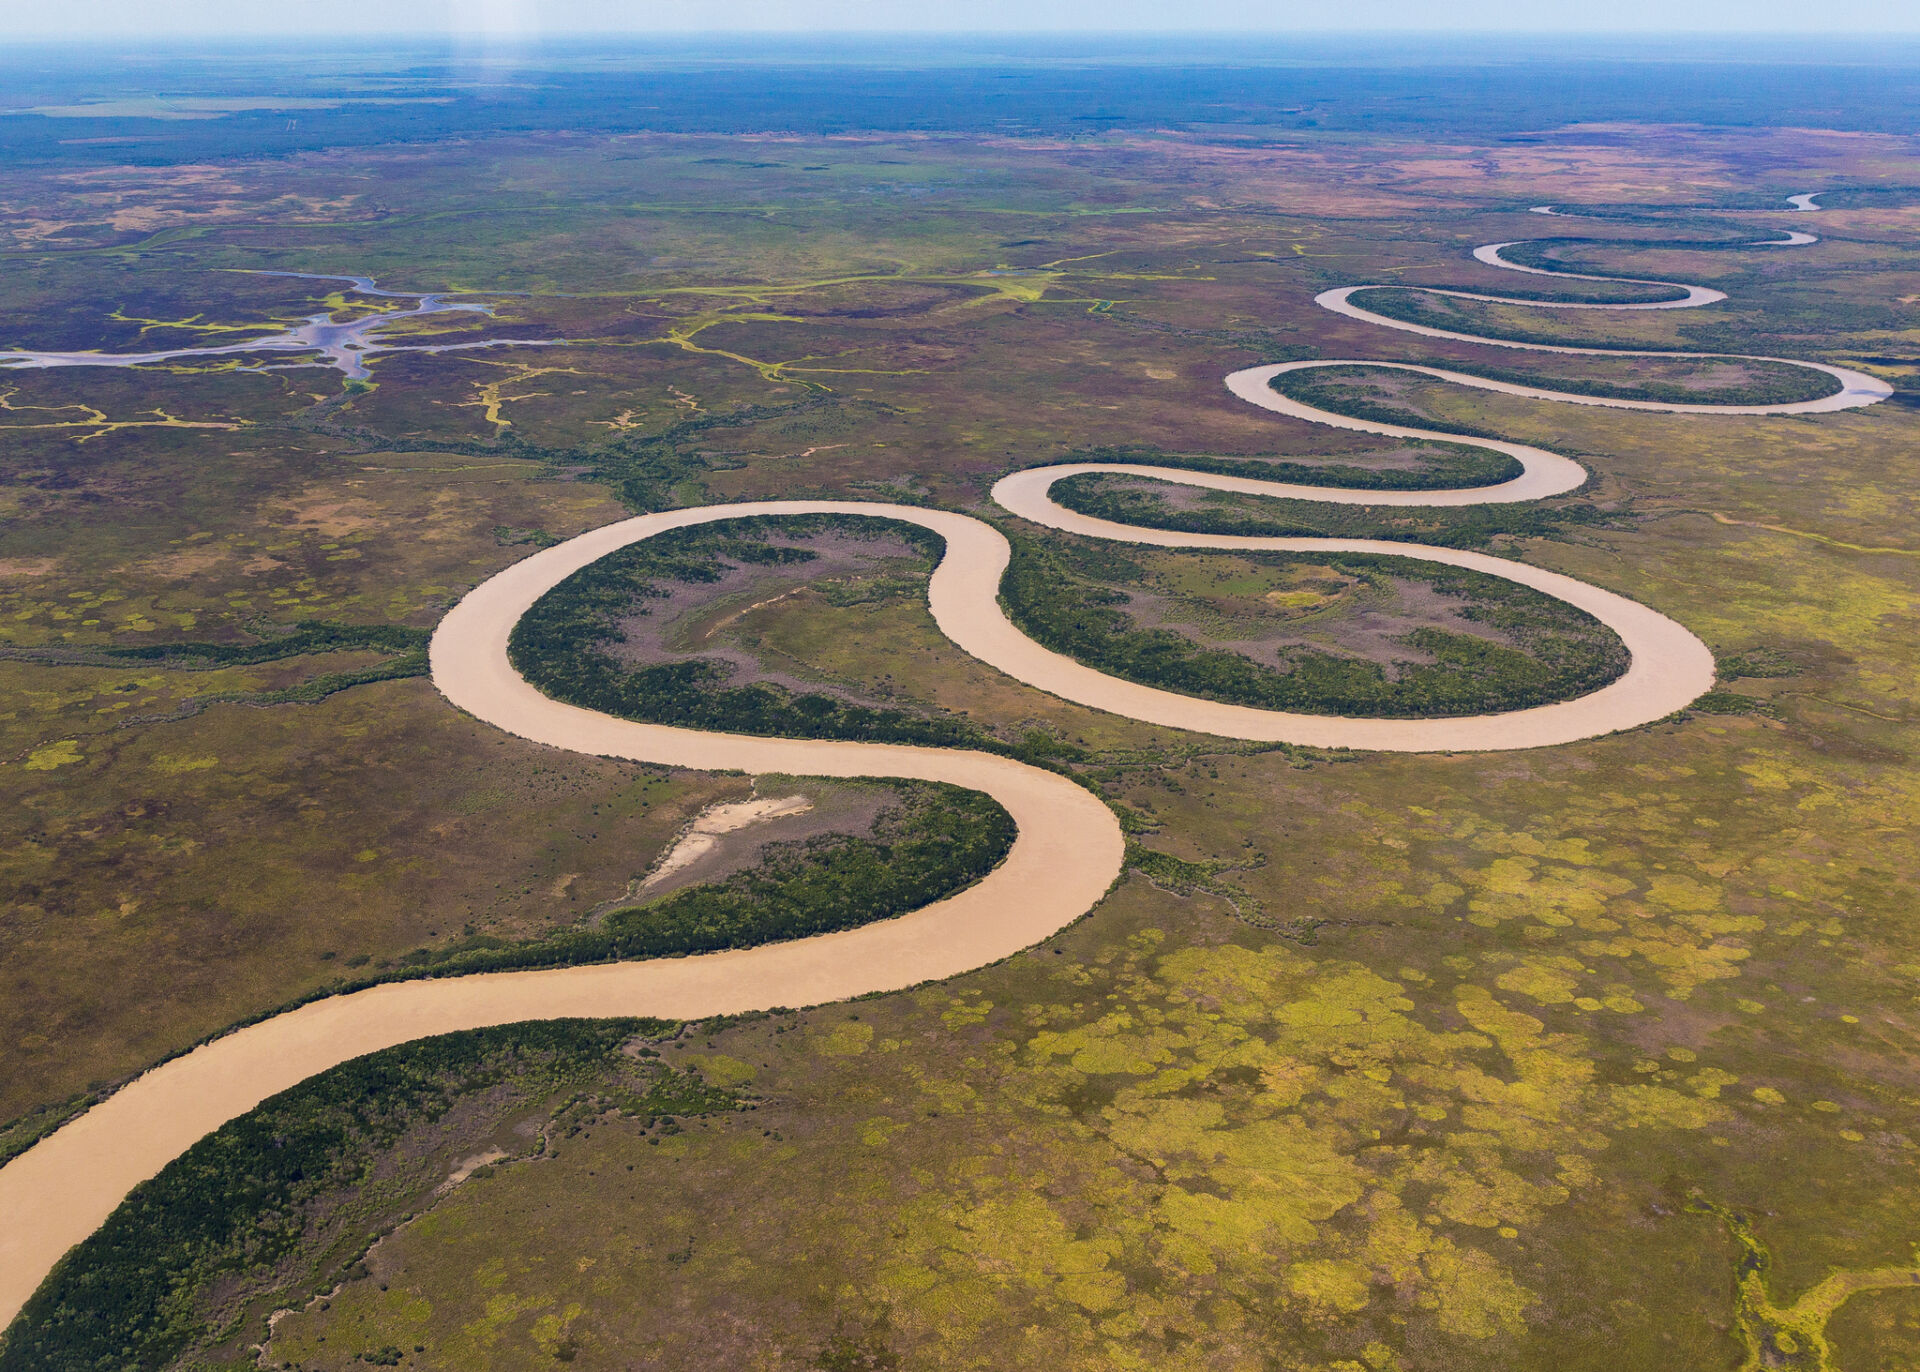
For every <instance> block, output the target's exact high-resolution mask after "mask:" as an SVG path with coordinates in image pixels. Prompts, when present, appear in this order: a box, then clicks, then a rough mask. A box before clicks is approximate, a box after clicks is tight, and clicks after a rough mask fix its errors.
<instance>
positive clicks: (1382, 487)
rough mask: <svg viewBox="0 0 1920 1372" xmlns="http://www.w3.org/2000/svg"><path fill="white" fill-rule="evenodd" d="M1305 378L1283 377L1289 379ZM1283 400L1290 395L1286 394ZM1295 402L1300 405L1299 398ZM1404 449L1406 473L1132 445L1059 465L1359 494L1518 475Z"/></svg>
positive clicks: (1450, 446)
mask: <svg viewBox="0 0 1920 1372" xmlns="http://www.w3.org/2000/svg"><path fill="white" fill-rule="evenodd" d="M1310 374H1311V373H1298V372H1292V373H1288V375H1290V376H1299V375H1310ZM1288 394H1293V392H1291V391H1289V392H1288ZM1301 398H1302V399H1305V397H1304V396H1302V397H1301ZM1310 403H1311V402H1310ZM1406 446H1408V447H1410V448H1413V449H1415V450H1416V451H1418V452H1419V454H1420V456H1421V458H1422V459H1423V461H1422V465H1421V466H1419V467H1416V468H1412V469H1407V468H1377V467H1357V466H1354V465H1353V464H1352V463H1347V462H1328V463H1325V464H1312V463H1305V462H1280V461H1261V460H1258V459H1254V458H1245V457H1212V456H1208V455H1205V454H1195V453H1169V452H1163V451H1162V450H1161V449H1159V448H1150V447H1141V446H1132V445H1129V446H1125V447H1112V448H1086V449H1083V450H1081V451H1080V452H1076V453H1069V454H1068V455H1067V456H1066V457H1065V458H1064V459H1062V460H1063V461H1065V462H1116V463H1126V464H1128V465H1140V466H1155V467H1182V468H1185V469H1186V470H1188V471H1195V472H1218V473H1220V474H1221V475H1223V476H1244V477H1251V478H1253V479H1255V480H1258V481H1289V482H1293V483H1294V484H1296V485H1301V486H1339V487H1342V488H1351V489H1354V490H1363V491H1447V490H1458V489H1460V488H1462V487H1471V486H1491V485H1494V484H1495V483H1496V482H1501V481H1511V480H1513V478H1514V477H1516V476H1518V475H1520V471H1521V468H1520V463H1519V461H1518V460H1517V459H1515V458H1511V457H1508V456H1507V455H1506V454H1505V453H1497V452H1494V451H1492V450H1491V449H1488V448H1474V447H1469V446H1468V445H1466V444H1464V443H1428V442H1424V441H1421V440H1417V439H1416V440H1411V441H1409V442H1408V443H1407V445H1406Z"/></svg>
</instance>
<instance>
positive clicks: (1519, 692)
mask: <svg viewBox="0 0 1920 1372" xmlns="http://www.w3.org/2000/svg"><path fill="white" fill-rule="evenodd" d="M1403 584H1404V585H1411V586H1417V587H1419V588H1422V589H1424V590H1427V591H1430V592H1431V593H1433V594H1434V595H1435V596H1436V597H1437V598H1438V599H1439V601H1440V602H1441V603H1443V604H1444V603H1446V602H1449V601H1450V602H1453V603H1456V604H1458V605H1460V606H1461V607H1462V608H1461V611H1460V612H1461V615H1462V618H1463V620H1464V621H1465V622H1466V623H1465V625H1462V626H1458V627H1452V628H1448V627H1442V626H1441V625H1440V624H1439V623H1434V622H1421V619H1422V617H1421V616H1419V615H1417V614H1416V615H1413V616H1411V617H1410V618H1409V619H1408V620H1407V624H1406V626H1403V629H1404V631H1403V632H1397V633H1393V634H1391V635H1390V636H1389V640H1388V644H1387V645H1386V646H1385V648H1384V652H1383V654H1382V656H1384V658H1385V660H1384V661H1381V660H1369V659H1368V658H1367V657H1365V656H1363V655H1353V656H1347V655H1338V654H1335V653H1333V652H1330V651H1328V648H1327V646H1321V645H1318V644H1315V643H1314V642H1313V641H1312V640H1306V641H1303V642H1300V643H1298V644H1291V643H1288V638H1289V633H1290V631H1297V630H1298V629H1299V628H1300V627H1302V626H1303V625H1306V624H1308V623H1309V622H1311V621H1321V620H1328V619H1334V618H1336V617H1337V618H1339V619H1340V620H1341V621H1342V622H1343V623H1345V624H1346V625H1348V626H1349V627H1351V626H1353V624H1354V621H1355V620H1356V619H1358V618H1360V617H1362V616H1364V615H1366V614H1367V613H1368V612H1369V611H1377V610H1379V609H1381V608H1385V607H1387V606H1390V605H1391V604H1392V603H1393V602H1394V599H1395V595H1394V593H1395V590H1396V589H1397V587H1398V586H1399V585H1403ZM1140 595H1147V596H1152V597H1154V598H1155V599H1157V600H1159V601H1162V602H1164V603H1166V604H1167V605H1169V606H1170V607H1171V609H1172V614H1171V615H1170V616H1169V622H1177V623H1182V624H1184V625H1187V626H1188V627H1189V628H1190V629H1191V630H1195V631H1197V632H1181V631H1180V630H1177V629H1172V628H1166V627H1160V626H1157V625H1156V626H1152V627H1149V626H1148V625H1146V624H1143V623H1141V622H1140V621H1139V620H1138V618H1137V617H1136V616H1135V614H1134V613H1133V612H1132V611H1131V610H1130V609H1129V606H1131V605H1132V604H1133V602H1134V600H1135V598H1136V597H1137V596H1140ZM1001 597H1002V599H1003V601H1004V602H1005V604H1006V606H1007V611H1008V613H1009V615H1010V616H1011V617H1012V619H1013V621H1014V622H1015V623H1016V624H1018V625H1019V626H1020V627H1021V628H1022V629H1023V630H1024V631H1025V632H1026V633H1027V634H1028V635H1029V636H1031V637H1032V638H1034V639H1035V640H1036V641H1038V642H1040V643H1043V644H1045V645H1046V646H1047V647H1049V648H1053V649H1055V650H1056V651H1058V652H1063V653H1066V654H1067V655H1069V656H1070V657H1073V658H1075V659H1077V660H1078V661H1081V662H1085V663H1086V664H1088V665H1089V666H1092V667H1097V668H1099V669H1100V670H1101V671H1104V672H1108V673H1110V674H1112V675H1114V676H1119V677H1122V678H1125V679H1126V680H1129V681H1138V682H1141V683H1142V684H1144V685H1149V686H1158V687H1161V688H1162V689H1166V690H1175V691H1182V692H1186V693H1188V694H1191V695H1197V696H1203V697H1206V698H1207V699H1211V700H1220V701H1225V702H1227V703H1228V704H1233V705H1248V706H1253V707H1255V708H1259V709H1266V710H1300V711H1305V712H1307V713H1309V714H1330V715H1343V716H1350V717H1363V718H1364V717H1389V718H1391V717H1403V718H1406V717H1411V718H1439V717H1445V716H1447V715H1466V714H1488V713H1493V712H1495V711H1500V710H1523V709H1527V708H1530V707H1532V706H1535V705H1544V704H1549V703H1551V702H1553V701H1555V700H1563V699H1569V698H1571V697H1573V696H1576V695H1584V694H1586V693H1587V692H1589V691H1595V690H1598V689H1599V688H1600V687H1602V686H1604V685H1606V684H1607V683H1608V682H1610V681H1612V680H1614V679H1615V678H1617V677H1618V676H1619V675H1620V674H1621V673H1622V672H1624V671H1625V670H1626V667H1627V652H1626V649H1625V647H1624V646H1623V645H1622V644H1621V643H1620V641H1619V639H1618V638H1616V637H1615V636H1614V635H1613V633H1612V631H1611V630H1608V629H1606V628H1605V627H1604V626H1602V625H1601V624H1600V623H1599V621H1598V620H1595V619H1593V618H1592V617H1591V616H1589V615H1586V614H1584V613H1582V612H1581V611H1578V610H1575V609H1573V608H1572V607H1571V606H1568V605H1564V604H1562V603H1560V602H1558V601H1555V600H1553V599H1552V598H1551V597H1548V596H1544V595H1541V594H1540V593H1539V592H1537V591H1532V590H1528V589H1527V588H1525V587H1520V586H1515V585H1513V584H1511V583H1508V582H1502V581H1500V580H1498V579H1496V578H1494V577H1489V576H1483V575H1479V574H1476V573H1469V572H1459V571H1454V570H1452V569H1446V570H1443V569H1441V568H1439V567H1437V566H1435V565H1433V564H1421V563H1418V562H1413V561H1402V560H1399V559H1393V558H1384V557H1360V556H1343V557H1335V558H1328V559H1324V560H1309V559H1305V558H1300V557H1292V556H1288V555H1284V554H1248V555H1235V556H1222V555H1216V556H1211V557H1209V556H1206V555H1204V554H1201V555H1195V554H1183V555H1167V554H1144V555H1143V554H1139V553H1131V552H1129V553H1117V552H1115V551H1113V549H1112V547H1111V545H1108V544H1099V543H1090V542H1088V541H1087V540H1082V539H1071V538H1066V537H1056V538H1051V539H1048V540H1046V541H1044V542H1041V541H1038V540H1022V541H1021V542H1019V543H1017V544H1015V545H1014V554H1013V560H1012V563H1011V565H1010V566H1009V567H1008V568H1007V576H1006V580H1005V581H1004V582H1003V583H1002V587H1001ZM1429 618H1431V616H1429ZM1466 625H1472V626H1480V627H1483V628H1486V629H1489V630H1492V631H1494V632H1495V633H1496V634H1498V635H1500V636H1501V637H1500V639H1499V640H1494V639H1490V638H1488V637H1483V636H1477V635H1474V634H1470V633H1464V632H1461V628H1462V627H1466ZM1312 627H1315V628H1319V627H1321V626H1320V625H1319V624H1317V623H1315V624H1313V626H1312ZM1263 636H1270V637H1275V641H1277V642H1281V643H1283V644H1287V646H1284V647H1282V648H1281V649H1280V650H1278V651H1277V652H1276V653H1275V657H1276V660H1275V661H1272V662H1269V661H1267V660H1265V657H1264V656H1263V655H1261V654H1259V653H1258V652H1249V651H1247V650H1246V649H1244V648H1237V647H1235V646H1234V645H1235V644H1236V643H1240V644H1246V643H1249V642H1252V641H1256V640H1259V639H1261V638H1262V637H1263ZM1328 637H1329V638H1331V639H1333V640H1336V641H1337V640H1338V639H1339V637H1340V634H1339V633H1338V631H1337V630H1336V631H1334V632H1333V633H1332V634H1330V635H1328Z"/></svg>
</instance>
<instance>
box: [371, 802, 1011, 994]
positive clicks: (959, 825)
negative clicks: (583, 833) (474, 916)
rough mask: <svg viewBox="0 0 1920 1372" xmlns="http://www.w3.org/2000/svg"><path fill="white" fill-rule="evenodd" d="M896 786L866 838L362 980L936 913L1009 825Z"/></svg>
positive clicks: (548, 962) (740, 943)
mask: <svg viewBox="0 0 1920 1372" xmlns="http://www.w3.org/2000/svg"><path fill="white" fill-rule="evenodd" d="M894 789H895V790H897V791H898V792H899V793H900V795H901V797H902V801H903V803H902V804H900V805H897V806H890V807H888V808H887V809H885V810H883V811H882V812H881V813H880V815H879V816H878V817H877V818H876V819H875V821H874V825H873V832H872V834H871V835H870V836H867V837H856V836H853V835H849V834H820V835H816V836H814V837H812V838H807V839H799V840H793V841H789V842H783V843H775V844H770V845H768V848H767V851H766V852H765V854H764V855H763V857H762V860H761V862H760V863H759V864H758V865H757V866H755V867H752V868H750V869H748V870H746V871H743V872H737V873H735V874H733V875H732V876H730V877H728V878H727V879H726V880H724V881H720V882H714V883H710V884H707V885H703V886H694V887H689V888H687V889H685V890H681V891H676V892H674V893H672V894H671V895H667V896H663V897H661V898H660V899H658V900H655V901H651V902H648V903H646V904H641V905H634V906H631V907H628V908H624V909H618V910H614V911H612V912H611V913H609V914H608V915H606V916H605V918H604V919H602V920H601V922H600V923H599V924H597V925H595V926H593V927H590V928H583V929H568V930H563V931H561V932H559V933H555V934H550V935H548V936H547V937H545V938H541V939H534V940H531V941H525V942H513V941H510V940H505V939H500V938H495V937H491V936H488V935H477V936H474V937H471V938H467V939H463V940H459V941H457V942H454V943H451V944H448V945H445V946H444V947H440V948H435V949H424V948H423V949H420V950H417V951H416V952H413V953H410V954H407V955H406V956H404V957H402V958H400V959H398V960H397V961H396V963H395V965H394V966H393V967H392V968H390V969H386V970H383V971H382V972H381V973H379V974H377V975H375V976H372V977H369V978H367V979H366V982H365V983H356V984H371V983H375V982H383V981H402V980H409V979H412V978H415V977H444V976H466V975H468V974H470V973H473V972H495V971H507V970H511V969H516V968H528V967H566V966H575V965H578V964H582V963H590V962H615V961H619V960H622V959H628V958H650V957H668V956H673V955H676V954H683V953H705V952H713V951H715V950H718V949H722V948H748V947H752V946H754V945H755V944H761V943H774V942H778V941H780V940H782V939H797V938H810V937H812V936H813V935H815V934H826V933H833V932H835V931H837V930H840V929H851V928H855V927H857V926H858V925H862V924H871V923H873V922H874V921H875V920H882V919H890V918H892V917H893V916H895V915H903V914H906V913H907V912H908V911H910V910H917V909H919V908H920V907H921V906H923V905H930V904H932V903H933V902H934V901H936V900H940V899H943V898H944V897H946V896H949V895H952V894H953V893H954V892H956V891H959V890H962V889H964V888H965V887H968V886H971V885H972V884H973V883H974V882H976V881H978V880H980V878H982V877H984V876H985V875H986V874H987V873H988V872H991V871H992V870H993V869H994V868H995V867H997V866H999V865H1000V862H1001V860H1002V859H1004V858H1005V857H1006V855H1007V851H1008V849H1010V848H1011V847H1012V846H1013V840H1014V836H1015V829H1014V823H1013V819H1012V817H1011V816H1009V815H1008V814H1007V812H1006V811H1005V810H1004V809H1002V808H1001V807H1000V805H999V804H998V803H997V802H996V801H994V800H993V799H992V797H990V796H986V795H983V794H981V793H980V792H978V791H969V790H965V789H963V788H961V787H958V786H948V785H945V784H942V783H938V782H906V781H902V782H897V783H894Z"/></svg>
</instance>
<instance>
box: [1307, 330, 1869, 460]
mask: <svg viewBox="0 0 1920 1372" xmlns="http://www.w3.org/2000/svg"><path fill="white" fill-rule="evenodd" d="M1369 308H1371V306H1369ZM1379 312H1380V313H1381V314H1388V313H1390V312H1389V311H1387V310H1381V311H1379ZM1394 317H1396V318H1399V317H1401V316H1398V315H1396V316H1394ZM1415 322H1417V323H1422V324H1431V325H1432V326H1433V327H1436V328H1442V327H1444V328H1451V329H1455V330H1460V331H1469V332H1470V331H1472V329H1475V328H1478V327H1479V325H1478V323H1477V322H1473V323H1471V325H1470V323H1469V321H1466V320H1463V319H1461V318H1459V317H1457V316H1451V315H1450V316H1448V317H1447V322H1444V323H1442V322H1437V321H1436V320H1430V319H1424V318H1423V319H1419V320H1416V321H1415ZM1583 346H1584V345H1583ZM1701 362H1702V364H1703V365H1711V364H1712V362H1713V359H1712V358H1711V357H1707V356H1703V357H1702V358H1701ZM1431 365H1434V366H1439V367H1444V368H1445V369H1446V370H1448V371H1454V372H1462V373H1464V374H1466V375H1468V376H1484V377H1486V378H1487V379H1488V380H1489V381H1503V382H1506V383H1508V384H1510V385H1515V386H1533V387H1537V388H1539V389H1541V390H1547V391H1559V392H1562V393H1563V394H1566V395H1585V396H1594V397H1597V398H1601V399H1607V400H1647V401H1654V402H1657V403H1659V404H1663V405H1791V404H1798V403H1800V402H1802V401H1806V400H1819V399H1822V398H1823V397H1826V396H1829V395H1837V394H1838V393H1839V392H1840V390H1841V384H1840V381H1839V379H1838V378H1837V377H1833V376H1829V375H1828V374H1827V373H1826V372H1819V371H1815V370H1813V369H1812V368H1811V367H1796V366H1794V365H1793V364H1792V363H1789V362H1768V361H1742V362H1741V363H1740V368H1741V370H1742V372H1744V373H1745V374H1746V375H1747V376H1748V377H1750V378H1751V379H1750V380H1749V381H1747V382H1744V383H1737V384H1734V385H1720V386H1713V387H1700V388H1695V387H1689V386H1685V385H1679V384H1676V383H1674V382H1670V381H1654V380H1635V381H1632V382H1624V381H1605V380H1598V379H1595V378H1592V377H1579V376H1547V375H1543V374H1541V373H1540V372H1537V371H1531V372H1530V371H1526V370H1523V369H1521V368H1518V367H1500V366H1495V365H1493V364H1490V363H1484V362H1462V361H1459V360H1458V359H1454V358H1447V359H1444V360H1441V361H1437V362H1435V363H1433V364H1431ZM1377 375H1378V373H1377V372H1372V371H1371V370H1370V369H1369V368H1366V367H1363V366H1356V367H1327V368H1324V369H1323V368H1315V369H1313V370H1312V371H1304V372H1283V373H1281V374H1280V375H1279V376H1276V377H1275V378H1274V379H1273V383H1272V384H1273V388H1274V389H1275V390H1277V391H1279V392H1280V393H1281V394H1282V395H1287V396H1291V397H1292V398H1293V399H1295V400H1301V401H1305V402H1306V403H1307V404H1309V405H1316V406H1319V407H1320V408H1322V409H1327V410H1332V411H1334V412H1335V413H1336V414H1348V415H1352V416H1353V417H1354V418H1356V419H1371V420H1375V421H1377V422H1380V423H1383V424H1412V425H1415V426H1418V427H1427V426H1430V425H1432V424H1433V423H1434V421H1433V420H1431V419H1425V418H1422V417H1421V416H1418V415H1415V414H1413V413H1411V412H1409V411H1406V410H1403V409H1400V408H1399V407H1397V406H1394V405H1391V404H1383V403H1381V401H1380V400H1379V399H1377V398H1373V397H1370V396H1368V395H1367V394H1366V391H1367V389H1368V385H1367V383H1368V381H1369V380H1370V379H1371V377H1373V376H1377ZM1444 426H1445V427H1446V428H1449V429H1459V430H1460V431H1461V432H1470V433H1473V434H1476V435H1479V436H1481V437H1487V438H1497V437H1499V435H1498V434H1496V433H1494V432H1492V431H1491V430H1486V429H1480V428H1477V427H1473V428H1469V427H1466V426H1463V425H1461V424H1460V423H1459V422H1458V421H1456V420H1447V421H1444Z"/></svg>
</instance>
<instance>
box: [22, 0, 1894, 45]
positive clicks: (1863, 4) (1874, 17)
mask: <svg viewBox="0 0 1920 1372" xmlns="http://www.w3.org/2000/svg"><path fill="white" fill-rule="evenodd" d="M6 27H7V29H8V30H9V36H10V37H13V38H62V37H70V38H146V37H155V36H163V35H167V36H175V37H199V36H216V35H228V36H260V37H267V36H279V35H290V34H329V35H338V36H341V37H347V36H353V35H361V36H365V35H371V34H379V33H450V34H488V35H491V36H496V37H506V36H521V37H534V36H538V35H541V34H547V35H558V34H567V33H582V32H621V33H634V34H646V33H686V32H698V31H716V30H723V29H724V30H731V31H748V32H752V31H761V32H769V31H771V32H782V31H785V32H793V31H801V32H813V33H819V32H823V31H836V30H838V31H875V30H880V31H896V32H928V31H938V30H943V29H953V28H960V27H964V28H966V29H968V30H971V31H975V32H1021V31H1027V32H1061V31H1068V32H1071V31H1103V30H1104V31H1115V30H1135V31H1139V30H1147V31H1156V30H1157V31H1166V30H1173V29H1179V30H1188V31H1192V30H1211V31H1265V32H1273V33H1287V32H1329V31H1336V32H1337V31H1354V30H1374V29H1385V30H1394V29H1399V30H1416V31H1419V30H1453V31H1503V32H1563V33H1578V32H1615V33H1619V32H1637V33H1660V32H1669V33H1671V32H1723V33H1808V34H1832V35H1841V34H1851V35H1859V34H1875V33H1883V34H1884V33H1900V34H1920V0H1846V3H1844V4H1838V5H1836V4H1825V3H1819V0H1604V3H1593V0H1587V2H1586V3H1575V4H1568V3H1565V0H1321V3H1298V0H967V3H966V4H964V5H963V6H961V7H959V8H957V9H956V8H955V7H953V6H951V5H941V4H937V3H931V2H930V0H377V3H367V2H366V0H357V2H349V3H341V0H264V2H263V0H69V3H65V4H18V5H13V6H9V13H8V15H7V20H6Z"/></svg>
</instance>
